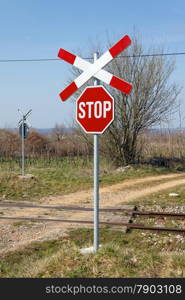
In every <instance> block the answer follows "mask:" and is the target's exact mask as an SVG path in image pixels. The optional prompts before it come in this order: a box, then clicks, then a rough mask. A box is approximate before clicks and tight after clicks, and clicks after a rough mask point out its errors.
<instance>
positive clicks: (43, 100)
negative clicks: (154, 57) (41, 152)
mask: <svg viewBox="0 0 185 300" xmlns="http://www.w3.org/2000/svg"><path fill="white" fill-rule="evenodd" d="M134 28H136V30H137V31H138V32H139V33H140V35H141V36H142V41H143V44H144V46H145V47H146V49H147V48H149V47H151V46H157V47H158V46H162V47H164V49H165V50H166V52H185V32H184V30H185V2H184V1H183V0H176V1H172V0H168V1H167V0H163V1H161V0H155V1H147V0H140V1H136V0H133V1H125V0H114V1H110V0H93V1H87V0H86V1H85V0H84V1H82V0H78V1H74V0H70V1H63V0H53V1H51V0H50V1H49V0H29V1H28V0H24V1H23V0H0V60H3V59H31V58H57V53H58V50H59V48H65V49H66V50H69V51H71V52H75V51H77V50H78V49H81V52H82V53H84V55H85V54H86V53H88V49H89V48H90V46H91V44H92V43H96V42H99V43H101V44H102V45H106V43H107V36H109V37H110V38H111V40H113V41H114V42H116V41H117V40H118V39H119V38H121V37H122V36H123V35H125V34H128V35H130V37H132V33H133V29H134ZM70 69H71V66H70V65H68V64H67V63H65V62H62V61H50V62H11V63H5V62H3V63H0V104H1V106H0V127H16V126H17V122H18V121H19V119H20V115H19V114H18V111H17V110H18V108H20V109H21V110H22V111H23V112H26V111H27V110H28V109H30V108H32V109H33V113H32V115H31V117H30V118H29V119H30V123H31V124H32V126H33V127H37V128H48V127H53V126H54V125H55V123H59V124H63V123H64V124H66V125H67V124H69V123H71V122H72V120H73V118H74V104H73V103H72V102H71V101H70V100H68V101H66V102H65V103H64V102H61V101H60V98H59V96H58V94H59V92H60V91H61V90H62V89H63V88H64V87H65V85H66V82H67V80H68V78H69V75H70ZM173 79H174V80H175V81H176V82H177V83H179V84H180V85H182V86H183V87H184V86H185V55H184V56H183V55H182V56H176V70H175V72H174V74H173ZM179 98H180V101H181V103H182V105H181V107H182V118H184V117H185V92H184V90H183V91H182V93H181V95H180V97H179ZM172 123H173V124H172V125H174V126H178V123H179V121H178V118H177V117H176V119H175V120H174V121H173V122H172ZM182 125H183V126H184V127H185V121H183V124H182Z"/></svg>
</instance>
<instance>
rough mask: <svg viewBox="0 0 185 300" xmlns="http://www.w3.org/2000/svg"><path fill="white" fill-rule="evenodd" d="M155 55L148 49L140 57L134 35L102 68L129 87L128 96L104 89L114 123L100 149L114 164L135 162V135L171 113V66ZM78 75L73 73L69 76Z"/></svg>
mask: <svg viewBox="0 0 185 300" xmlns="http://www.w3.org/2000/svg"><path fill="white" fill-rule="evenodd" d="M158 51H159V49H158ZM155 52H156V49H150V50H148V51H147V55H143V54H146V50H144V48H143V46H142V43H141V42H140V41H139V38H138V37H137V36H136V35H135V36H134V38H132V45H131V46H130V47H129V48H128V49H127V50H126V51H124V53H122V54H120V55H119V56H118V57H117V58H116V59H114V60H113V62H112V63H110V64H109V65H108V66H107V67H106V69H107V70H108V71H109V72H111V73H113V74H114V75H116V76H118V77H120V78H123V79H125V80H127V81H128V82H130V83H132V84H133V89H132V92H131V94H130V95H126V94H124V93H122V92H119V91H118V90H115V89H111V88H108V87H107V86H106V88H108V89H109V91H110V93H111V94H112V96H113V97H114V99H115V120H114V122H113V123H112V124H111V126H110V127H109V128H108V130H107V131H106V132H105V134H104V137H103V148H104V150H105V151H106V153H108V155H109V157H111V158H112V159H113V160H114V161H115V162H116V164H119V165H122V164H128V163H135V162H137V160H138V158H139V155H140V153H141V150H142V149H141V148H142V145H141V144H139V143H138V137H139V135H140V134H141V133H142V132H143V131H144V130H145V129H147V128H150V127H151V126H153V125H155V124H157V123H159V122H160V121H163V120H164V118H165V119H166V118H167V116H168V115H169V113H173V112H175V107H176V99H177V96H178V94H179V93H180V90H181V89H180V87H179V86H178V85H177V84H176V83H172V82H171V81H170V76H171V74H172V72H173V70H174V67H175V62H174V60H172V58H171V57H170V58H168V57H167V56H165V55H155V56H153V55H151V54H152V53H155ZM160 53H162V50H161V49H160ZM78 74H79V71H78V70H76V69H73V75H75V76H77V75H78ZM78 95H79V94H77V95H75V96H78ZM86 140H87V139H86Z"/></svg>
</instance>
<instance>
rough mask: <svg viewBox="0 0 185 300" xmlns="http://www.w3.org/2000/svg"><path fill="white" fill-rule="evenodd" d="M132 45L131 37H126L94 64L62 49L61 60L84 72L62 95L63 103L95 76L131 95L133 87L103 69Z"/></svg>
mask: <svg viewBox="0 0 185 300" xmlns="http://www.w3.org/2000/svg"><path fill="white" fill-rule="evenodd" d="M130 44H131V40H130V38H129V36H128V35H125V36H124V37H123V38H122V39H120V40H119V41H118V42H117V43H116V44H115V45H114V46H112V47H111V48H110V49H109V50H108V51H106V52H105V53H104V54H103V55H102V56H101V57H100V58H99V59H97V60H96V61H95V62H94V63H93V64H91V63H89V62H88V61H86V60H84V59H82V58H80V57H79V56H76V55H74V54H72V53H70V52H68V51H66V50H64V49H60V50H59V53H58V57H59V58H61V59H63V60H65V61H66V62H68V63H70V64H72V65H74V66H75V67H77V68H79V69H81V70H83V71H84V72H83V73H82V74H80V75H79V76H78V77H77V78H76V79H75V80H74V81H73V82H72V83H71V84H69V85H68V86H67V87H66V88H65V89H64V90H63V91H62V92H61V93H60V97H61V99H62V101H65V100H67V98H69V97H70V96H71V95H72V94H73V93H75V92H76V91H77V90H78V89H79V88H80V87H81V86H83V85H84V84H85V83H86V82H87V81H88V80H89V79H90V78H91V77H93V76H94V77H96V78H98V79H99V80H101V81H103V82H105V83H107V84H109V85H110V86H111V87H114V88H116V89H118V90H120V91H121V92H124V93H125V94H129V93H130V92H131V89H132V85H131V84H130V83H128V82H126V81H125V80H123V79H121V78H118V77H116V76H114V75H112V74H111V73H109V72H107V71H105V70H102V68H103V67H105V66H106V65H107V64H108V63H109V62H110V61H111V60H113V59H114V58H115V57H116V56H117V55H118V54H120V52H122V51H123V50H124V49H126V48H127V47H128V46H129V45H130Z"/></svg>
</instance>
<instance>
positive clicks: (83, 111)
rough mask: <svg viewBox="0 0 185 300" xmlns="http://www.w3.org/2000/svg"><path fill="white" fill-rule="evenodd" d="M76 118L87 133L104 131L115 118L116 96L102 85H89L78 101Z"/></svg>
mask: <svg viewBox="0 0 185 300" xmlns="http://www.w3.org/2000/svg"><path fill="white" fill-rule="evenodd" d="M76 120H77V122H78V123H79V124H80V125H81V127H82V128H83V129H84V130H85V132H87V133H94V134H96V133H99V134H101V133H103V132H104V131H105V129H106V128H107V127H108V126H109V125H110V124H111V122H112V121H113V120H114V98H113V97H112V96H111V95H110V94H109V92H108V91H107V90H106V89H105V88H104V87H103V86H101V85H99V86H90V87H87V88H86V89H85V90H84V91H83V92H82V94H81V95H80V97H79V98H78V99H77V101H76Z"/></svg>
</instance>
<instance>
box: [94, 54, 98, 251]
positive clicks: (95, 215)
mask: <svg viewBox="0 0 185 300" xmlns="http://www.w3.org/2000/svg"><path fill="white" fill-rule="evenodd" d="M97 58H98V53H94V62H95V61H96V60H97ZM98 84H99V81H98V80H95V81H94V85H95V86H96V85H98ZM98 248H99V135H98V134H94V251H97V250H98Z"/></svg>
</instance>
